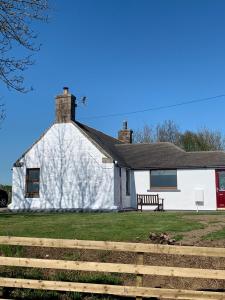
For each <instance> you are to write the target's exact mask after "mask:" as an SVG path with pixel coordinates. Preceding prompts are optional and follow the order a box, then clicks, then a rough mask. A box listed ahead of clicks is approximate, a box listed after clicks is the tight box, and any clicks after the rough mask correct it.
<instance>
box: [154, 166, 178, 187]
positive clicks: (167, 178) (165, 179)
mask: <svg viewBox="0 0 225 300" xmlns="http://www.w3.org/2000/svg"><path fill="white" fill-rule="evenodd" d="M151 187H159V188H162V187H164V188H166V187H168V188H170V187H177V171H176V170H160V171H155V170H154V171H151Z"/></svg>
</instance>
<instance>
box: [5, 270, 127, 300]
mask: <svg viewBox="0 0 225 300" xmlns="http://www.w3.org/2000/svg"><path fill="white" fill-rule="evenodd" d="M0 276H2V277H11V278H27V279H36V280H56V281H67V282H87V283H99V284H110V285H121V284H123V280H122V279H121V278H120V276H119V275H117V276H116V275H111V274H81V273H80V272H56V273H53V274H52V273H50V274H49V275H46V274H44V272H43V270H39V269H26V268H13V267H8V268H6V269H4V270H3V271H0ZM46 276H47V277H46ZM3 296H4V297H10V298H13V299H30V300H31V299H32V300H33V299H36V300H38V299H40V300H41V299H62V300H67V299H68V300H72V299H77V300H78V299H101V300H103V299H105V300H106V299H108V300H109V299H110V300H111V299H112V300H115V299H120V297H110V296H108V297H107V296H104V295H88V294H81V293H75V292H57V291H45V290H33V289H17V288H16V289H10V288H4V289H3ZM86 297H88V298H86ZM90 297H91V298H90Z"/></svg>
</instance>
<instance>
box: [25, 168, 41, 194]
mask: <svg viewBox="0 0 225 300" xmlns="http://www.w3.org/2000/svg"><path fill="white" fill-rule="evenodd" d="M39 188H40V169H27V174H26V197H27V198H39Z"/></svg>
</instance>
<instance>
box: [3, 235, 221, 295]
mask: <svg viewBox="0 0 225 300" xmlns="http://www.w3.org/2000/svg"><path fill="white" fill-rule="evenodd" d="M0 244H2V245H20V246H32V247H54V248H70V249H92V250H107V251H109V250H110V251H125V252H135V253H136V254H137V260H136V263H135V264H119V263H101V262H84V261H68V260H52V259H35V258H19V257H3V256H0V265H1V266H14V267H27V268H43V269H60V270H76V271H90V272H107V273H127V274H135V275H136V278H137V279H136V286H120V285H105V284H92V283H77V282H61V281H47V280H31V279H17V278H5V277H0V287H11V288H29V289H30V288H31V289H41V290H54V291H70V292H81V293H96V294H109V295H117V296H126V297H128V296H129V297H136V299H142V298H148V297H157V298H160V299H186V300H187V299H191V300H200V299H211V300H212V299H214V300H222V299H225V293H222V292H207V291H194V290H178V289H164V288H149V287H143V275H154V276H171V277H188V278H205V279H220V280H221V279H223V280H225V270H213V269H197V268H179V267H164V266H150V265H144V254H145V253H158V254H171V255H192V256H193V255H195V256H206V257H207V256H211V257H225V248H209V247H189V246H168V245H155V244H141V243H121V242H102V241H83V240H65V239H45V238H27V237H8V236H0Z"/></svg>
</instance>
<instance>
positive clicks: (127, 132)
mask: <svg viewBox="0 0 225 300" xmlns="http://www.w3.org/2000/svg"><path fill="white" fill-rule="evenodd" d="M132 135H133V130H131V129H128V127H127V121H123V128H122V130H120V131H119V132H118V140H119V141H121V142H123V143H126V144H132Z"/></svg>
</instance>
